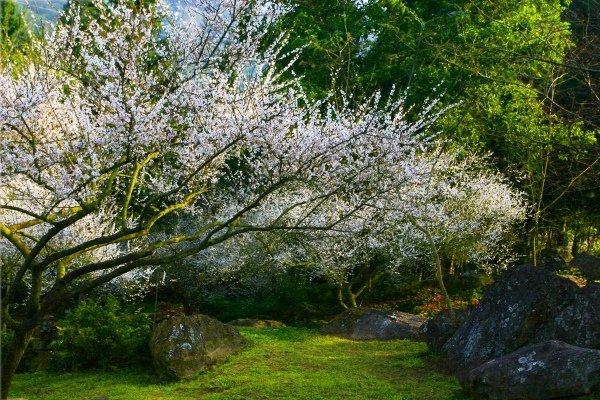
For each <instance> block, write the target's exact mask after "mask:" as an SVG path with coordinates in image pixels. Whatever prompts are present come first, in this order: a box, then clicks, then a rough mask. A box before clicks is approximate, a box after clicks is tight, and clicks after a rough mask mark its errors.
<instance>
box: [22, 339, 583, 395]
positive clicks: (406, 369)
mask: <svg viewBox="0 0 600 400" xmlns="http://www.w3.org/2000/svg"><path fill="white" fill-rule="evenodd" d="M241 331H242V333H243V334H244V336H245V337H246V338H247V339H248V340H249V345H248V347H247V348H246V349H245V350H244V351H242V352H241V353H240V354H237V355H235V356H232V357H230V358H229V360H228V361H227V362H226V363H224V364H222V365H220V366H217V367H216V368H214V369H212V370H211V371H208V372H206V373H203V374H201V375H199V376H198V377H197V378H196V379H193V380H190V381H187V382H182V383H175V384H159V383H158V382H157V381H156V380H155V378H154V376H153V375H152V374H151V373H149V372H147V371H144V370H123V371H114V372H94V373H91V372H89V373H77V374H48V373H34V374H20V375H17V377H16V379H15V382H14V386H13V391H12V394H11V395H12V397H16V398H19V397H20V398H25V399H29V400H37V399H40V400H41V399H45V400H64V399H69V400H79V399H82V400H83V399H85V400H91V399H95V398H102V397H105V398H108V399H109V400H188V399H189V400H192V399H194V400H195V399H199V398H202V399H207V400H217V399H220V400H235V399H240V400H241V399H275V398H278V399H311V400H312V399H357V400H358V399H361V400H362V399H398V400H400V399H432V400H434V399H446V400H460V399H467V396H466V395H465V394H464V393H463V392H462V391H461V389H460V387H459V385H458V383H457V382H456V380H455V379H454V378H452V377H450V376H448V375H445V374H443V373H440V372H436V370H435V368H434V365H433V363H435V361H436V359H435V357H433V356H431V355H430V354H429V353H428V352H427V346H426V345H425V344H424V343H417V342H412V341H408V340H399V341H391V342H357V341H351V340H346V339H340V338H336V337H328V336H321V335H319V334H318V333H317V332H316V331H314V330H308V329H300V328H272V329H255V328H242V329H241ZM588 399H592V398H591V397H588Z"/></svg>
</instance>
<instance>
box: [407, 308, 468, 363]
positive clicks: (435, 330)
mask: <svg viewBox="0 0 600 400" xmlns="http://www.w3.org/2000/svg"><path fill="white" fill-rule="evenodd" d="M472 309H473V308H468V309H466V310H455V313H456V319H457V323H456V324H454V323H453V322H452V320H451V318H450V313H449V312H448V310H444V311H442V312H440V313H438V314H436V315H435V316H433V317H431V318H429V319H428V320H427V321H425V323H423V325H421V329H420V332H419V337H420V339H421V340H423V341H424V342H425V343H427V346H428V347H429V348H430V349H431V350H433V351H435V352H436V353H440V352H441V351H442V347H443V346H444V344H445V343H446V342H447V341H448V339H450V338H451V337H452V335H454V333H455V332H456V331H457V329H458V327H459V326H460V324H461V323H462V322H463V321H464V320H465V319H466V318H467V316H468V314H469V313H470V312H471V310H472Z"/></svg>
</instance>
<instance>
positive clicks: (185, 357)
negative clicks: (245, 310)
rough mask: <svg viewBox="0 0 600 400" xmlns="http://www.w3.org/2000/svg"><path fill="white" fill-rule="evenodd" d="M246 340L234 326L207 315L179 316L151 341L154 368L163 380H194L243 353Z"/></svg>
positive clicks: (157, 328)
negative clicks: (195, 377) (210, 368)
mask: <svg viewBox="0 0 600 400" xmlns="http://www.w3.org/2000/svg"><path fill="white" fill-rule="evenodd" d="M245 342H246V341H245V339H244V338H243V337H242V336H241V335H240V333H239V331H238V330H237V329H236V328H234V327H233V326H230V325H227V324H224V323H222V322H219V321H217V320H216V319H212V318H210V317H208V316H206V315H200V314H198V315H191V316H185V315H178V316H174V317H171V318H169V319H166V320H163V321H162V322H160V323H159V324H157V325H156V326H155V327H154V329H153V331H152V336H151V338H150V352H151V354H152V361H153V363H154V368H155V370H156V372H157V374H158V376H159V377H160V378H161V379H164V380H180V379H186V378H191V377H193V376H194V375H196V374H197V373H198V372H200V371H203V370H205V369H206V368H207V367H208V366H211V365H213V364H215V363H217V362H219V361H222V360H224V359H225V358H226V357H227V356H228V355H230V354H232V353H235V352H237V351H238V350H240V349H241V348H242V347H243V346H244V344H245Z"/></svg>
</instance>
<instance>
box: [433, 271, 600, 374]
mask: <svg viewBox="0 0 600 400" xmlns="http://www.w3.org/2000/svg"><path fill="white" fill-rule="evenodd" d="M551 339H557V340H562V341H564V342H567V343H569V344H572V345H576V346H581V347H588V348H599V347H600V285H592V286H587V287H585V288H579V287H577V285H576V284H574V283H573V282H571V281H570V280H568V279H566V278H562V277H559V276H557V275H555V274H553V273H551V272H549V271H547V270H544V269H542V268H534V267H532V266H530V265H523V266H519V267H516V268H513V269H510V270H508V271H507V272H506V273H505V274H504V276H502V277H501V278H500V279H498V280H497V281H496V283H495V284H494V285H492V286H491V287H490V289H488V291H487V292H486V293H485V294H484V297H483V300H482V301H481V303H480V304H479V305H478V306H477V307H475V308H474V309H473V310H472V311H471V312H469V313H468V315H466V316H465V318H464V320H463V322H462V324H461V325H460V327H459V328H458V330H457V331H456V332H455V333H454V335H453V336H452V337H451V338H450V339H449V340H448V341H447V342H446V343H445V344H444V346H443V348H442V354H444V355H446V356H447V359H448V364H449V367H450V368H451V370H453V371H454V372H455V373H456V374H457V376H458V378H459V379H462V378H464V377H465V375H466V374H468V372H469V371H470V370H471V369H473V368H475V367H477V366H479V365H481V364H483V363H484V362H486V361H488V360H490V359H492V358H496V357H499V356H502V355H505V354H509V353H511V352H513V351H515V350H516V349H518V348H520V347H523V346H527V345H530V344H535V343H540V342H544V341H547V340H551Z"/></svg>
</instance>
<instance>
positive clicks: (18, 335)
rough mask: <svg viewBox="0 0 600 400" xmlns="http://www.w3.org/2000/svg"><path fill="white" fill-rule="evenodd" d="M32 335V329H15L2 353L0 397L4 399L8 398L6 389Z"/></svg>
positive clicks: (7, 389)
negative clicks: (11, 338)
mask: <svg viewBox="0 0 600 400" xmlns="http://www.w3.org/2000/svg"><path fill="white" fill-rule="evenodd" d="M32 335H33V329H31V330H29V331H23V330H20V329H17V330H16V331H15V335H14V337H13V341H12V343H11V344H10V346H9V348H8V351H7V352H6V354H5V355H4V359H3V360H2V369H1V370H0V375H2V378H1V384H2V388H1V390H0V393H1V395H0V399H2V400H6V399H7V398H8V391H9V389H10V384H11V382H12V379H13V377H14V376H15V373H16V372H17V368H18V367H19V364H20V363H21V360H22V359H23V355H24V354H25V350H26V349H27V345H28V344H29V341H30V340H31V336H32Z"/></svg>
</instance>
